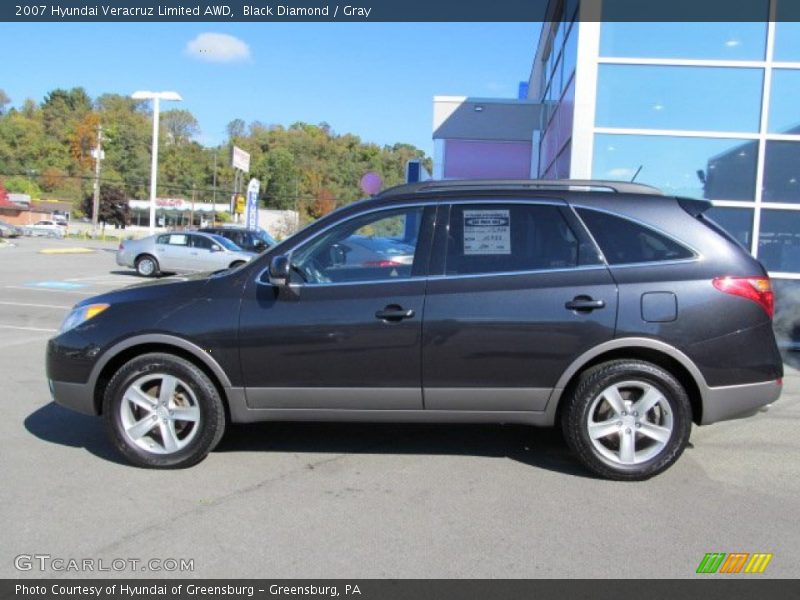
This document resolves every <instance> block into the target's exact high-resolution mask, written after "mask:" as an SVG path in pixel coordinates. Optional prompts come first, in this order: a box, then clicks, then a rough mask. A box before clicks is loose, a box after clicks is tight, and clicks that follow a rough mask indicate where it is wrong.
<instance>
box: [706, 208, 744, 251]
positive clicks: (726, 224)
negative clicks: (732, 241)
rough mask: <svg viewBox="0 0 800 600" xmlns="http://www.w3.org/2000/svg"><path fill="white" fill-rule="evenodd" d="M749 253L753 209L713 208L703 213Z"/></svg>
mask: <svg viewBox="0 0 800 600" xmlns="http://www.w3.org/2000/svg"><path fill="white" fill-rule="evenodd" d="M703 216H706V217H709V218H711V219H712V220H713V221H714V222H715V223H716V224H717V225H719V226H720V227H722V228H723V229H724V230H725V231H727V232H728V233H729V234H730V235H731V237H734V238H736V239H737V240H738V241H739V243H740V244H741V245H742V246H744V247H745V248H747V251H748V252H749V251H750V244H751V242H752V239H753V209H752V208H729V207H727V206H725V207H722V206H715V207H714V208H711V209H709V210H707V211H706V212H704V213H703Z"/></svg>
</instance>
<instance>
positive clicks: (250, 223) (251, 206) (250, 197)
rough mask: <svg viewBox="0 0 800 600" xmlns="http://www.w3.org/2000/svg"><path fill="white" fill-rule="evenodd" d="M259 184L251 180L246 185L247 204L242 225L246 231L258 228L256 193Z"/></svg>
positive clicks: (256, 180)
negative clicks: (243, 224)
mask: <svg viewBox="0 0 800 600" xmlns="http://www.w3.org/2000/svg"><path fill="white" fill-rule="evenodd" d="M260 189H261V182H259V181H258V179H256V178H253V179H251V180H250V183H248V184H247V203H246V205H245V215H244V223H245V227H247V228H248V229H256V228H258V191H259V190H260Z"/></svg>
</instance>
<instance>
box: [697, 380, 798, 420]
mask: <svg viewBox="0 0 800 600" xmlns="http://www.w3.org/2000/svg"><path fill="white" fill-rule="evenodd" d="M782 389H783V384H782V382H781V380H779V379H778V380H773V381H763V382H759V383H747V384H744V385H728V386H722V387H710V388H708V389H707V390H706V393H705V394H704V398H703V419H702V421H701V423H700V424H701V425H708V424H710V423H716V422H718V421H727V420H729V419H740V418H742V417H748V416H750V415H752V414H753V413H755V412H758V410H759V409H760V408H762V407H764V406H766V405H767V404H771V403H772V402H775V400H777V399H778V397H779V396H780V395H781V390H782Z"/></svg>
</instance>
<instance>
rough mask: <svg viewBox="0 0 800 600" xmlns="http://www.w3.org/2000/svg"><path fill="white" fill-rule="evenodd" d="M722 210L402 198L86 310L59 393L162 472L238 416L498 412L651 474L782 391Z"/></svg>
mask: <svg viewBox="0 0 800 600" xmlns="http://www.w3.org/2000/svg"><path fill="white" fill-rule="evenodd" d="M600 190H606V191H600ZM709 206H710V204H709V203H707V202H704V201H700V200H691V199H684V198H675V197H668V196H663V195H661V194H660V192H658V190H655V189H653V188H649V187H647V186H642V185H637V184H624V183H616V182H597V181H520V182H514V181H489V182H487V181H457V182H428V183H422V184H412V185H408V186H401V187H399V188H394V189H391V190H387V191H385V192H383V193H381V194H379V195H378V196H376V197H374V198H372V199H370V200H365V201H362V202H358V203H355V204H351V205H349V206H346V207H343V208H341V209H339V210H337V211H335V212H334V213H332V214H330V215H328V216H326V217H324V218H322V219H320V220H319V221H317V222H315V223H313V224H312V225H310V226H308V227H307V228H306V229H304V230H303V231H301V232H299V233H298V234H297V235H295V236H293V237H291V238H289V239H287V240H285V241H284V242H282V243H280V244H278V245H277V246H276V247H274V248H272V249H271V250H269V251H268V252H266V253H265V254H264V255H262V256H260V257H259V258H257V259H254V260H253V261H252V262H250V263H249V264H247V265H245V266H243V267H241V268H239V269H236V270H231V271H225V272H221V273H216V274H210V275H209V274H206V275H202V276H194V277H190V278H189V279H188V280H174V281H170V280H166V281H160V282H159V283H158V284H155V285H153V284H150V285H143V286H134V287H129V288H126V289H122V290H117V291H113V292H110V293H107V294H103V295H100V296H96V297H94V298H90V299H87V300H84V301H82V302H80V303H79V304H78V305H76V307H75V308H74V309H73V311H72V312H71V313H70V314H69V316H68V317H67V319H66V320H65V322H64V325H63V326H62V328H61V331H60V333H59V334H58V335H57V336H56V337H54V338H53V339H51V340H50V342H49V345H48V350H47V373H48V377H49V380H50V388H51V391H52V394H53V396H54V398H55V400H56V401H57V402H59V403H60V404H63V405H64V406H68V407H70V408H73V409H75V410H78V411H81V412H83V413H88V414H92V415H100V414H102V415H103V417H104V419H105V421H106V423H107V425H108V429H109V432H110V435H111V437H112V438H113V440H114V443H115V445H116V446H117V447H118V448H119V450H120V451H121V452H122V453H123V454H124V455H125V456H126V457H127V458H128V459H129V460H131V461H132V462H134V463H136V464H138V465H143V466H148V467H182V466H189V465H192V464H194V463H196V462H198V461H200V460H201V459H202V458H203V457H205V456H206V454H208V452H210V451H211V450H212V449H213V448H214V446H215V445H216V444H217V442H218V441H219V440H220V438H221V437H222V433H223V430H224V429H225V424H226V422H228V421H230V422H234V423H243V422H252V421H264V420H285V421H300V420H318V421H332V420H341V421H344V420H351V421H405V422H412V421H415V422H420V421H424V422H451V423H453V422H458V423H465V422H470V423H477V422H482V423H485V422H496V423H524V424H530V425H542V426H550V425H555V424H560V426H561V427H562V429H563V432H564V435H565V437H566V440H567V443H568V444H569V446H570V447H571V448H572V450H573V451H574V453H575V455H576V456H577V457H578V459H579V460H580V461H581V462H582V463H583V464H584V465H586V466H587V467H588V468H589V469H591V470H592V471H594V472H595V473H598V474H600V475H603V476H605V477H609V478H613V479H628V480H634V479H645V478H647V477H651V476H653V475H655V474H657V473H659V472H660V471H663V470H664V469H666V468H667V467H669V466H670V465H671V464H672V463H673V462H675V460H676V459H677V458H678V457H679V456H680V454H681V452H682V451H683V449H684V448H685V447H686V444H687V442H688V440H689V433H690V429H691V425H692V422H694V423H696V424H698V425H705V424H708V423H714V422H716V421H721V420H724V419H731V418H736V417H740V416H745V415H748V414H752V413H754V412H756V411H757V410H758V409H759V408H761V407H763V406H764V405H766V404H769V403H771V402H773V401H774V400H776V399H777V398H778V396H779V394H780V392H781V386H782V382H781V377H782V375H783V365H782V362H781V358H780V355H779V353H778V349H777V346H776V343H775V338H774V336H773V333H772V326H771V325H772V323H771V321H772V319H771V318H772V312H773V296H772V291H771V289H770V282H769V278H768V277H767V273H766V271H765V270H764V268H763V267H762V266H761V264H760V263H759V262H758V261H756V260H755V259H754V258H753V257H752V256H750V255H749V254H748V253H747V252H746V251H745V250H744V249H743V248H742V247H741V246H740V245H739V244H738V243H737V242H736V241H735V240H734V239H733V238H732V237H731V236H729V235H728V234H727V233H725V232H724V231H723V230H722V229H720V228H719V227H718V226H717V225H716V224H715V223H714V222H713V221H711V220H710V219H708V218H706V217H705V216H704V215H703V212H704V211H705V210H706V209H708V208H709ZM367 238H369V239H371V240H373V243H372V244H371V245H370V247H374V248H377V249H378V250H379V251H375V252H362V251H358V252H356V251H355V250H354V248H355V247H357V246H358V245H359V244H362V242H363V241H364V239H367ZM354 242H358V244H356V243H354ZM386 248H393V249H395V251H394V252H389V251H388V250H385V249H386Z"/></svg>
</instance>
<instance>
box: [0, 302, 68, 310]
mask: <svg viewBox="0 0 800 600" xmlns="http://www.w3.org/2000/svg"><path fill="white" fill-rule="evenodd" d="M0 304H2V305H4V306H32V307H34V308H57V309H60V310H68V309H70V308H72V307H71V306H67V305H62V304H31V303H30V302H5V301H3V300H0Z"/></svg>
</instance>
